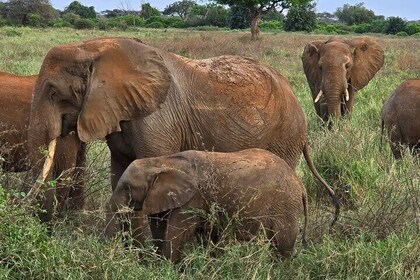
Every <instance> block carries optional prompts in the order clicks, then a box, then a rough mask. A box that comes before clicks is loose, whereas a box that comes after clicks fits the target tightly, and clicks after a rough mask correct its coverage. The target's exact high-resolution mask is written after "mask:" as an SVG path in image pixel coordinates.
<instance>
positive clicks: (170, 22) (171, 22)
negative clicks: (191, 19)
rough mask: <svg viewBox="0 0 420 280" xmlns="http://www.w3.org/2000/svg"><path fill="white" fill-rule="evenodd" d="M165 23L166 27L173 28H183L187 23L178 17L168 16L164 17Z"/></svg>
mask: <svg viewBox="0 0 420 280" xmlns="http://www.w3.org/2000/svg"><path fill="white" fill-rule="evenodd" d="M166 24H167V26H168V27H173V28H185V27H187V24H186V23H185V21H184V20H183V19H181V18H179V17H169V18H167V19H166Z"/></svg>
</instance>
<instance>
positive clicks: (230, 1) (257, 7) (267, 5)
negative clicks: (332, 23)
mask: <svg viewBox="0 0 420 280" xmlns="http://www.w3.org/2000/svg"><path fill="white" fill-rule="evenodd" d="M310 1H311V0H215V2H217V3H219V4H224V5H229V6H231V7H232V6H240V7H246V8H248V10H249V15H250V19H251V37H252V38H253V39H256V38H257V37H258V34H259V27H258V23H259V21H260V20H261V17H262V16H263V15H264V14H266V13H267V12H269V11H273V10H276V11H278V12H280V13H281V12H283V11H284V10H285V9H289V8H291V7H292V6H293V5H297V4H305V3H308V2H310Z"/></svg>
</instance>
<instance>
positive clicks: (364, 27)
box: [353, 23, 371, 34]
mask: <svg viewBox="0 0 420 280" xmlns="http://www.w3.org/2000/svg"><path fill="white" fill-rule="evenodd" d="M370 30H371V25H370V24H369V23H362V24H358V25H353V31H354V32H355V33H358V34H362V33H368V32H370Z"/></svg>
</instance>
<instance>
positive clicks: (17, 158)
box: [0, 72, 85, 212]
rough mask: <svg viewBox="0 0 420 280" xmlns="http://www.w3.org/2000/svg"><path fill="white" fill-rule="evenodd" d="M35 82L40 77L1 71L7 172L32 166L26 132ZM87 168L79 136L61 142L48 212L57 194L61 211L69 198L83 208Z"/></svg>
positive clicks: (0, 144)
mask: <svg viewBox="0 0 420 280" xmlns="http://www.w3.org/2000/svg"><path fill="white" fill-rule="evenodd" d="M36 79H37V76H17V75H12V74H9V73H4V72H0V107H1V110H0V156H1V157H2V158H3V163H2V168H3V170H4V171H8V172H22V171H29V170H30V169H31V167H33V165H31V164H30V162H29V150H28V131H27V130H28V124H29V115H30V110H31V98H32V92H33V89H34V85H35V82H36ZM41 148H42V146H33V147H32V149H35V150H37V151H40V150H41ZM41 163H42V162H41ZM34 164H35V165H36V164H38V163H34ZM84 166H85V144H83V143H81V142H80V141H79V139H78V138H77V137H76V135H69V136H67V137H65V138H62V139H59V141H58V142H57V155H56V160H55V161H54V163H53V171H52V178H54V179H58V178H60V179H59V180H58V184H57V187H56V190H49V191H48V193H47V198H48V199H47V200H48V202H49V205H44V206H45V208H48V209H50V211H49V212H52V206H53V205H52V204H53V200H54V193H55V195H56V198H57V200H58V209H59V210H62V209H64V208H65V205H64V204H65V203H64V202H65V200H66V198H67V197H69V198H70V201H69V205H68V206H69V208H71V209H81V208H82V207H83V168H84ZM70 169H71V171H70ZM63 172H65V173H64V174H63ZM69 177H70V178H72V179H73V182H74V183H73V184H72V185H68V184H66V183H65V182H64V181H65V180H66V178H69Z"/></svg>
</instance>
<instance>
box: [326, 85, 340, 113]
mask: <svg viewBox="0 0 420 280" xmlns="http://www.w3.org/2000/svg"><path fill="white" fill-rule="evenodd" d="M326 92H327V94H326V96H327V107H328V115H329V116H332V117H340V116H341V93H342V90H341V87H340V88H334V89H327V90H326Z"/></svg>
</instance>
